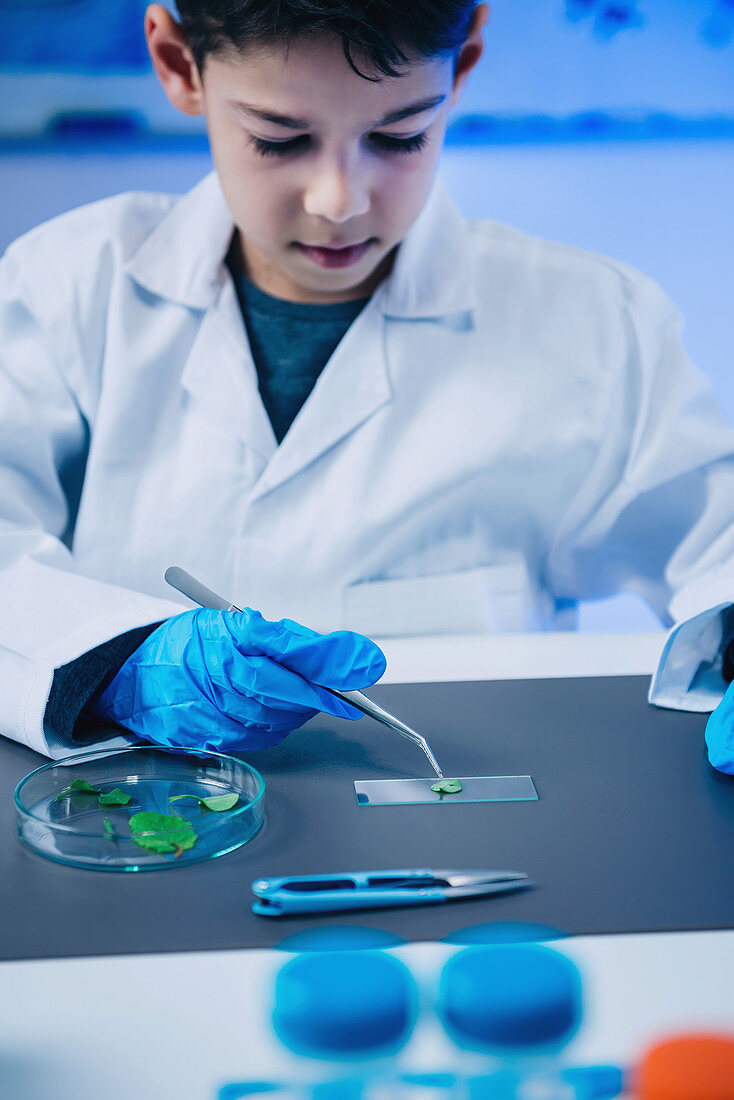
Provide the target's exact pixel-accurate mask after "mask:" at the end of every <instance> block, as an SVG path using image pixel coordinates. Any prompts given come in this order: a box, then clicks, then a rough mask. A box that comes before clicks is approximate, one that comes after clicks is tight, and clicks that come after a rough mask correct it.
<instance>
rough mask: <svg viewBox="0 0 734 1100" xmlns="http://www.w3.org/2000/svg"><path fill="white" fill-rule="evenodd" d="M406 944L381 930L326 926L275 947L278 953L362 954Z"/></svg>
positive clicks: (288, 939) (295, 935)
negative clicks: (350, 952)
mask: <svg viewBox="0 0 734 1100" xmlns="http://www.w3.org/2000/svg"><path fill="white" fill-rule="evenodd" d="M405 942H406V941H405V940H404V939H403V938H402V937H401V936H396V935H395V934H394V933H393V932H383V931H382V929H381V928H362V927H361V926H360V925H356V924H347V925H333V926H331V927H330V926H329V925H326V926H324V927H322V928H308V929H306V930H305V931H302V932H293V933H292V934H291V935H290V936H286V937H285V938H284V939H282V940H281V941H280V943H278V944H276V948H277V950H279V951H291V952H293V954H296V953H300V952H301V951H363V950H379V949H380V948H383V949H386V948H390V947H400V946H402V944H404V943H405Z"/></svg>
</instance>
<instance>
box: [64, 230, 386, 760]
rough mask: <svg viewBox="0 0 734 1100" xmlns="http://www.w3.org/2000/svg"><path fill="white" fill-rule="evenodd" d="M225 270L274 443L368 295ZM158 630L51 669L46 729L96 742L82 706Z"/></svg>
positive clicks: (125, 637) (131, 635)
mask: <svg viewBox="0 0 734 1100" xmlns="http://www.w3.org/2000/svg"><path fill="white" fill-rule="evenodd" d="M227 265H228V267H229V269H230V271H231V273H232V277H233V279H234V281H235V286H236V288H237V297H238V299H239V303H240V307H241V309H242V317H243V321H244V324H245V328H246V331H247V335H248V338H249V341H250V348H251V350H252V357H253V359H254V362H255V369H256V370H257V377H258V385H259V389H260V394H261V397H262V400H263V404H264V405H265V409H266V411H267V413H268V416H269V417H270V422H271V424H272V425H273V431H274V432H275V437H276V439H277V440H278V443H280V442H281V441H282V440H283V438H284V437H285V435H286V432H287V431H288V429H289V428H290V426H291V424H292V423H293V421H294V420H295V418H296V416H297V415H298V412H299V410H300V409H301V406H302V405H303V403H304V402H305V401H306V399H307V397H308V395H309V394H310V393H311V390H312V389H313V387H314V386H315V385H316V380H317V379H318V377H319V375H320V374H321V371H322V370H323V368H324V366H325V365H326V363H327V362H328V360H329V358H330V357H331V354H332V352H333V351H334V349H335V348H336V346H337V344H338V343H339V341H340V340H341V338H342V337H343V336H344V333H345V332H346V331H347V329H348V328H349V326H350V325H351V324H352V322H353V321H354V319H355V318H356V316H357V315H358V314H359V313H360V312H361V310H362V309H363V308H364V306H365V305H366V303H367V302H368V301H369V297H367V298H355V299H353V300H352V301H348V302H336V303H333V304H329V305H314V304H311V303H310V302H287V301H285V300H283V299H281V298H274V297H273V296H272V295H271V294H266V293H265V292H264V291H262V290H260V289H259V287H257V286H255V284H254V283H253V282H251V281H250V280H249V279H248V278H247V276H246V275H245V274H244V272H242V271H241V270H240V268H239V267H238V265H237V262H236V260H235V258H234V253H233V251H232V250H231V251H230V254H229V256H228V257H227ZM158 626H160V623H155V624H154V625H151V626H148V627H140V628H138V629H137V630H133V631H129V632H128V633H127V634H122V635H119V636H118V637H116V638H111V639H110V640H109V641H108V642H104V643H103V644H102V645H100V646H97V647H96V648H95V649H92V650H90V651H89V652H87V653H83V654H82V655H81V656H80V657H77V658H76V659H75V660H74V661H70V662H69V663H68V664H66V665H63V666H62V667H61V668H58V669H56V671H55V673H54V679H53V684H52V687H51V694H50V696H49V699H48V702H47V704H46V710H45V714H44V726H45V728H46V730H48V731H53V733H55V734H56V736H59V737H62V738H65V739H66V740H68V741H70V742H72V743H73V742H77V743H78V742H80V741H85V740H88V739H89V738H91V737H95V736H98V734H97V733H96V732H95V731H96V729H97V727H98V723H96V722H94V721H93V720H87V719H85V718H84V715H83V713H82V712H83V710H84V707H85V706H87V704H88V703H90V702H91V701H92V700H93V699H95V698H96V697H97V696H98V695H99V694H101V692H102V691H103V690H104V688H105V687H106V686H107V684H108V683H110V681H111V680H112V679H114V676H115V675H116V673H117V671H118V669H119V668H121V667H122V665H123V664H124V663H125V661H126V660H127V658H128V657H129V656H130V655H131V654H132V653H134V651H135V650H136V649H137V648H138V646H139V645H140V644H141V643H142V642H143V641H144V639H145V638H146V637H147V636H148V634H150V633H152V631H153V630H155V629H156V627H158Z"/></svg>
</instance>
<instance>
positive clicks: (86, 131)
mask: <svg viewBox="0 0 734 1100" xmlns="http://www.w3.org/2000/svg"><path fill="white" fill-rule="evenodd" d="M147 128H148V126H147V123H146V121H145V118H144V116H143V115H142V114H141V113H140V111H126V110H123V109H120V110H115V111H61V112H60V113H59V114H56V115H54V116H53V118H51V119H50V120H49V123H48V125H47V126H46V133H47V135H48V136H49V137H53V138H61V139H63V140H69V139H74V140H81V141H86V140H88V139H89V138H100V137H101V138H128V139H129V138H133V137H138V136H140V135H141V134H144V133H145V132H146V130H147Z"/></svg>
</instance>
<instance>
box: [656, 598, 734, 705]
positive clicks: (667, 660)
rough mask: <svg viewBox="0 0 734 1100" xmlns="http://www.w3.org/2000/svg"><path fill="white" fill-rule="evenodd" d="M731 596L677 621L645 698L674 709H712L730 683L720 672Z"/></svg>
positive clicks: (727, 637)
mask: <svg viewBox="0 0 734 1100" xmlns="http://www.w3.org/2000/svg"><path fill="white" fill-rule="evenodd" d="M732 602H733V601H732V600H731V599H729V600H727V601H726V603H719V604H717V605H716V606H714V607H710V608H708V609H707V610H705V611H700V612H699V613H698V614H697V615H693V616H691V617H690V618H688V619H686V620H684V621H683V622H680V623H677V624H676V625H675V626H674V627H673V628H672V630H671V631H670V633H669V634H668V637H667V638H666V640H665V645H664V646H663V652H662V654H661V657H660V662H659V664H658V667H657V669H656V671H655V673H654V675H653V678H652V681H651V683H650V690H649V692H648V701H649V702H650V703H652V704H653V705H654V706H656V707H670V708H671V709H673V710H690V711H711V710H714V709H715V708H716V707H717V706H718V705H719V703H720V702H721V700H722V698H723V697H724V693H725V691H726V689H727V687H728V686H729V685H728V684H727V682H726V681H725V680H724V678H723V676H722V659H723V651H724V649H725V647H726V646H727V645H728V643H729V641H730V640H731V638H732V636H734V632H733V631H732V622H731V620H732V611H733V608H732Z"/></svg>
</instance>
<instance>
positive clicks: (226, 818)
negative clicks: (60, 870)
mask: <svg viewBox="0 0 734 1100" xmlns="http://www.w3.org/2000/svg"><path fill="white" fill-rule="evenodd" d="M79 780H84V781H85V782H86V783H88V784H89V785H90V786H91V787H94V788H96V793H93V792H89V791H81V790H74V791H72V792H71V793H68V794H62V792H64V791H66V790H67V789H68V788H69V787H71V785H72V783H73V782H74V781H79ZM117 789H119V790H121V791H123V792H124V793H125V794H127V795H130V802H129V803H128V804H127V805H106V806H105V805H100V804H99V794H109V793H111V792H112V791H114V790H117ZM221 795H229V796H230V799H231V797H232V796H233V795H236V796H237V802H236V803H235V804H234V805H233V806H232V808H231V809H228V810H225V811H223V812H217V811H214V810H208V809H206V808H205V807H204V806H203V805H202V804H201V802H200V801H199V800H200V799H202V798H212V797H215V798H216V797H218V796H221ZM181 796H184V797H181ZM13 797H14V802H15V812H16V822H17V827H18V837H19V839H20V840H21V842H22V843H23V844H25V845H26V846H27V847H28V848H30V849H32V851H34V852H36V853H37V854H38V855H40V856H43V857H44V858H46V859H51V860H54V861H55V862H56V863H64V864H67V865H69V866H72V867H87V868H90V869H92V870H96V871H153V870H155V871H158V870H162V869H164V868H167V867H185V866H187V865H188V864H191V863H201V862H203V861H204V860H208V859H214V858H215V857H216V856H222V855H225V853H226V852H232V851H234V849H235V848H239V847H241V846H242V845H243V844H246V843H247V842H248V841H249V840H251V839H252V838H253V837H254V836H255V834H256V833H257V832H258V831H259V829H260V828H261V826H262V824H263V821H264V818H265V806H264V802H265V781H264V779H263V778H262V776H261V775H260V773H259V772H257V771H256V770H255V769H254V768H252V767H250V765H249V764H246V763H245V762H244V761H243V760H238V759H237V758H236V757H234V756H227V755H225V754H224V753H216V752H206V751H203V750H202V751H197V750H190V749H166V748H162V747H159V746H150V745H140V746H137V745H136V746H131V747H122V748H116V749H101V750H96V751H93V752H85V753H79V754H78V755H75V756H68V757H64V758H63V759H61V760H53V761H52V762H51V763H50V764H44V765H43V766H42V767H40V768H36V770H35V771H32V772H30V773H29V774H28V775H27V776H26V777H25V779H22V780H21V781H20V783H19V784H18V786H17V787H16V788H15V793H14V796H13ZM139 813H153V814H166V815H169V814H174V813H175V814H176V815H177V817H178V819H179V820H178V821H177V822H176V823H175V824H174V825H173V827H169V825H168V824H167V823H161V822H159V821H153V822H152V823H151V821H150V819H149V818H146V819H143V822H142V823H140V822H135V823H134V828H133V829H131V825H130V820H131V817H132V816H133V815H135V814H139ZM192 834H193V838H192ZM134 837H135V839H134ZM154 849H155V850H154Z"/></svg>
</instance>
